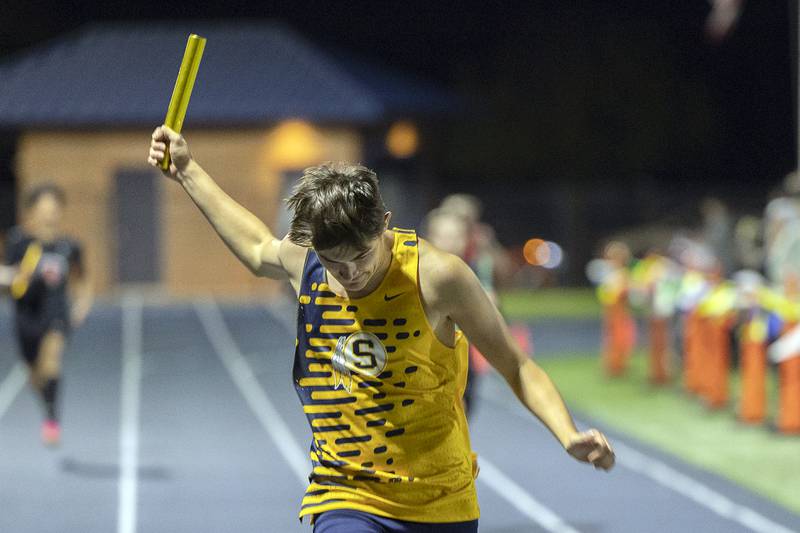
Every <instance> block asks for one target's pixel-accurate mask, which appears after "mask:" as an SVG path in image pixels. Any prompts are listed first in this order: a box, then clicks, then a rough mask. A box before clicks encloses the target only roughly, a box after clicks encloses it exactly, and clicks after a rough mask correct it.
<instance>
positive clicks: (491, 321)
mask: <svg viewBox="0 0 800 533" xmlns="http://www.w3.org/2000/svg"><path fill="white" fill-rule="evenodd" d="M441 261H443V262H444V263H445V264H443V265H440V267H439V268H437V271H438V272H440V273H441V274H440V276H439V278H440V279H439V281H438V283H437V286H438V289H439V291H440V295H441V297H440V300H441V302H442V305H443V306H444V307H445V311H446V312H447V314H448V316H449V317H450V318H451V319H452V320H453V321H454V322H455V323H456V324H458V326H459V327H460V328H461V330H462V331H463V332H464V334H465V335H466V336H467V338H468V339H469V341H470V342H471V343H473V344H474V345H475V346H476V347H477V348H478V350H479V351H480V352H481V353H482V354H483V355H484V356H485V357H486V359H487V360H488V361H489V362H490V363H491V364H492V366H493V367H494V368H495V369H497V371H498V372H499V373H500V374H501V375H502V376H503V378H505V380H506V382H508V384H509V386H510V387H511V389H512V390H513V391H514V394H516V396H517V398H519V400H520V401H521V402H522V404H523V405H524V406H525V407H527V408H528V410H530V412H531V413H533V414H534V415H535V416H536V417H537V418H538V419H539V420H541V421H542V423H543V424H544V425H545V426H546V427H547V428H548V429H549V430H550V431H551V432H552V433H553V435H554V436H555V437H556V438H557V439H558V441H559V442H560V443H561V445H562V446H563V447H564V449H565V450H567V452H569V453H570V455H572V456H573V457H575V458H576V459H578V460H580V461H585V462H589V463H592V464H593V465H594V466H595V467H596V468H602V469H604V470H608V469H610V468H611V467H612V466H613V465H614V452H613V451H612V449H611V446H610V445H609V444H608V441H607V440H606V438H605V436H604V435H603V434H602V433H600V432H599V431H597V430H595V429H591V430H589V431H585V432H579V431H578V430H577V429H576V427H575V423H574V421H573V419H572V416H571V415H570V413H569V411H568V410H567V407H566V405H565V404H564V401H563V400H562V398H561V395H560V394H559V392H558V390H557V389H556V387H555V385H554V384H553V382H552V381H551V380H550V378H549V377H548V375H547V374H546V373H545V372H544V370H542V369H541V368H540V367H539V365H537V364H536V363H535V362H534V361H533V360H532V359H531V358H530V357H528V354H526V353H524V352H523V351H522V349H520V347H519V346H518V345H517V343H516V342H515V341H514V339H513V337H512V335H511V333H510V331H509V329H508V326H507V325H506V323H505V320H504V319H503V317H502V316H501V315H500V312H499V311H498V310H497V307H495V305H494V304H493V303H492V302H491V300H490V299H489V297H488V296H487V294H486V292H485V291H484V290H483V289H482V288H481V285H480V282H479V281H478V279H477V277H476V276H475V274H474V273H473V272H472V271H471V270H470V268H469V267H468V266H467V265H466V264H465V263H464V262H463V261H462V260H461V259H459V258H457V257H455V256H447V257H446V258H442V259H441Z"/></svg>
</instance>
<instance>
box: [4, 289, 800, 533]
mask: <svg viewBox="0 0 800 533" xmlns="http://www.w3.org/2000/svg"><path fill="white" fill-rule="evenodd" d="M203 309H206V310H208V309H212V310H214V313H216V312H217V311H219V314H208V315H207V320H212V319H213V320H214V322H213V324H212V325H213V327H214V328H217V329H215V330H209V329H208V328H209V325H208V323H204V322H203V321H202V320H201V317H200V314H199V311H198V310H200V312H202V310H203ZM126 313H127V315H126ZM125 316H127V317H128V318H130V317H131V316H138V317H139V318H141V327H140V328H139V327H138V326H135V327H134V326H131V325H130V324H137V322H135V321H134V322H126V319H125ZM208 317H211V318H208ZM218 319H221V320H218ZM293 320H294V310H293V308H292V306H291V305H289V304H280V305H273V306H271V307H266V306H256V305H240V306H230V305H225V306H219V307H217V305H216V304H214V303H213V302H199V303H196V304H191V303H189V304H173V305H166V306H165V305H159V306H156V305H145V306H144V307H143V308H141V310H140V309H139V308H138V307H133V308H130V307H127V308H123V307H121V306H120V305H119V303H117V302H113V303H107V304H103V305H99V306H97V308H96V309H95V311H94V312H93V313H92V315H91V317H90V319H89V320H88V321H87V323H86V325H85V326H84V327H83V328H82V329H81V330H79V331H78V332H77V333H76V334H75V336H74V338H73V340H72V342H71V344H70V346H69V349H68V352H67V354H66V359H65V368H64V373H65V385H64V388H63V390H64V393H63V402H62V411H63V420H64V422H63V427H64V433H63V439H64V442H63V445H62V447H61V448H59V449H57V450H48V449H45V448H43V447H42V446H41V445H40V443H39V440H38V439H39V435H38V431H39V421H40V413H39V406H38V405H37V404H36V401H35V398H34V397H33V395H32V394H31V393H30V392H29V391H28V390H27V388H23V389H22V390H19V392H18V393H17V394H14V395H13V398H12V401H11V402H10V403H9V404H8V408H7V409H5V410H3V409H2V402H0V532H3V533H6V532H8V533H16V532H25V533H27V532H35V533H40V532H42V533H45V532H61V533H63V532H80V533H94V532H98V533H99V532H103V533H105V532H109V531H115V530H116V531H118V532H120V533H123V532H125V533H132V532H133V531H138V532H148V533H149V532H154V533H160V532H164V533H167V532H169V533H178V532H187V533H188V532H192V533H199V532H227V531H236V532H280V533H283V532H289V533H290V532H294V531H297V532H300V531H306V532H307V531H310V528H309V527H308V526H307V525H301V524H300V523H299V522H298V521H297V518H296V515H297V510H298V505H299V502H300V498H301V495H302V491H303V485H302V482H301V477H302V472H300V473H298V471H297V469H296V468H292V466H291V464H290V462H289V461H287V459H286V458H285V454H286V453H287V450H288V451H289V452H291V453H294V454H296V457H297V456H299V457H300V458H301V461H300V462H301V468H302V461H303V460H306V459H307V454H306V453H305V451H304V450H307V444H308V430H307V426H306V421H305V418H304V417H303V415H302V411H301V409H300V407H299V402H298V400H297V398H296V396H295V393H294V389H293V387H292V382H291V365H292V349H293V344H294V333H293V331H291V325H292V323H293ZM132 327H133V328H134V330H131V328H132ZM126 328H127V331H126ZM219 328H222V330H224V331H225V332H229V333H230V340H232V345H223V346H222V348H223V349H224V350H226V351H231V352H234V353H233V356H235V357H234V358H233V359H231V358H230V357H229V358H228V359H227V361H228V364H229V365H231V364H232V365H233V366H226V363H225V360H226V359H225V358H224V357H223V355H222V354H220V344H219V343H217V344H213V343H212V342H211V341H210V339H209V334H214V331H217V335H218V336H219V331H220V330H219ZM534 333H535V343H536V347H537V351H538V352H537V353H539V354H541V355H547V353H548V352H551V351H552V352H557V351H563V350H565V349H567V348H568V347H567V346H561V345H560V344H559V342H558V340H557V339H564V338H570V340H571V347H574V344H575V342H578V343H586V344H587V345H588V343H590V342H595V343H596V339H597V336H596V335H597V326H596V324H590V323H585V324H575V323H567V322H564V323H559V322H557V321H553V322H548V323H545V324H541V325H540V326H537V327H535V328H534ZM226 334H227V333H226ZM567 334H568V335H567ZM131 339H133V340H131ZM217 340H218V339H217ZM126 343H127V344H126ZM131 343H132V344H131ZM223 344H224V343H223ZM126 347H127V348H126ZM126 349H127V350H128V351H127V352H125V350H126ZM133 352H135V354H134V355H135V356H136V357H137V358H138V361H139V362H140V364H141V379H140V380H137V381H136V385H137V386H138V391H139V397H138V402H137V403H136V407H137V409H138V424H135V425H134V426H133V429H135V437H136V439H135V440H134V441H133V442H135V446H134V447H133V448H132V447H131V445H130V442H129V441H127V440H126V439H125V438H123V437H121V435H124V434H125V433H124V427H125V424H126V422H125V420H126V418H125V416H126V415H124V414H123V412H125V409H124V408H123V406H122V405H121V403H122V401H123V400H122V396H123V391H125V390H126V389H125V388H124V387H123V381H124V379H125V378H124V376H125V375H130V374H129V372H130V371H131V367H129V366H126V365H123V354H124V353H128V355H130V354H131V353H133ZM227 355H228V356H231V354H227ZM233 356H231V357H233ZM237 358H241V359H237ZM230 361H234V362H233V363H230ZM16 363H17V357H16V347H15V344H14V340H13V336H12V332H11V327H10V325H9V314H8V308H7V307H2V309H1V310H0V398H2V396H3V394H4V390H5V392H6V393H7V392H8V391H9V390H11V389H12V385H13V383H11V381H12V378H13V375H12V374H13V368H14V366H15V364H16ZM232 369H233V370H232ZM234 374H238V379H245V380H246V378H247V376H250V377H255V380H253V381H250V382H248V383H249V385H247V384H245V385H243V384H242V382H241V381H236V379H237V378H234ZM9 376H11V377H9ZM242 376H244V378H242ZM243 389H248V391H249V392H248V391H244V390H243ZM247 394H251V395H253V394H255V395H256V396H259V395H263V398H266V400H265V401H266V402H267V404H268V407H269V406H271V408H274V409H275V410H276V412H277V415H278V417H279V418H280V421H276V420H274V418H273V419H272V420H268V421H267V422H265V423H264V422H263V420H262V421H260V420H259V419H258V418H257V414H258V411H259V409H261V410H262V414H263V409H265V407H264V404H263V403H259V401H262V402H263V401H264V400H258V401H256V402H255V404H252V403H250V404H249V403H248V399H247V396H246V395H247ZM479 394H480V400H481V401H480V403H479V406H478V410H477V412H476V415H475V417H474V419H473V421H472V423H471V432H472V439H473V447H474V448H475V450H476V451H477V452H478V453H479V455H480V458H481V461H482V464H483V465H484V468H483V470H482V473H481V476H480V477H479V483H478V491H479V498H480V502H481V509H482V517H481V528H480V530H481V531H482V532H485V533H518V532H519V533H521V532H529V531H532V532H540V531H562V532H566V533H569V532H574V531H580V532H583V533H599V532H613V533H622V532H631V533H660V532H704V533H706V532H720V533H722V532H724V533H737V532H747V531H770V530H769V529H763V528H764V527H771V526H770V524H772V525H775V526H780V527H783V528H785V529H784V531H800V516H797V515H795V514H792V513H790V512H788V511H786V510H784V509H783V508H780V507H778V506H776V505H773V504H772V503H770V502H768V501H766V500H765V499H763V498H761V497H759V496H758V495H756V494H752V493H751V492H749V491H746V490H744V489H741V488H739V487H737V486H734V485H732V484H730V483H728V482H726V481H724V480H721V479H719V478H717V477H716V476H713V475H711V474H708V473H706V472H703V471H701V470H698V469H695V468H692V467H689V466H687V465H684V464H683V463H681V462H680V461H678V460H676V459H674V458H671V457H668V456H664V455H663V454H660V453H657V452H655V451H653V450H650V449H648V448H647V447H645V446H642V445H640V444H639V443H636V442H634V441H631V440H630V439H628V438H626V437H625V436H624V435H613V434H612V437H613V442H615V443H617V444H618V446H619V449H618V456H619V459H620V461H619V465H618V466H617V468H615V469H614V471H612V472H611V473H609V474H605V473H601V472H596V471H594V470H593V469H591V468H590V467H587V466H585V465H581V464H578V463H576V462H575V461H573V460H572V459H570V458H569V457H568V456H567V455H566V454H565V453H564V452H563V451H562V450H561V449H560V447H559V446H558V445H557V443H556V442H555V440H554V439H553V438H552V437H551V436H550V435H549V433H547V431H546V430H544V429H543V428H542V426H541V425H540V424H538V422H536V421H535V420H534V419H533V418H532V417H531V416H530V415H528V414H527V413H525V412H524V411H523V410H522V408H521V407H520V406H518V405H517V403H516V400H515V399H514V397H513V396H512V395H511V393H510V391H509V390H508V389H507V387H505V385H504V384H503V383H501V382H500V380H499V379H498V378H497V377H496V376H493V375H490V376H488V377H487V378H486V379H485V380H484V381H483V382H482V383H480V384H479ZM129 399H130V398H129ZM250 401H251V402H253V401H254V400H253V399H252V398H250ZM253 405H255V407H254V406H253ZM281 422H282V423H281ZM283 427H285V429H286V432H281V428H283ZM132 450H133V451H132ZM626 451H627V452H628V453H627V455H626V453H625V452H626ZM126 461H127V462H126ZM131 461H134V462H133V463H131ZM126 464H127V465H128V466H130V465H131V464H134V465H135V469H134V470H132V471H131V470H126V467H125V466H124V465H126ZM309 468H310V465H309ZM131 473H133V474H134V475H133V476H131V475H130V474H131ZM676 475H677V476H678V477H676ZM676 479H677V480H678V481H677V482H678V484H679V485H680V486H679V487H677V490H676V488H671V487H670V486H669V483H670V480H672V481H675V480H676ZM687 479H688V480H689V482H687V481H686V480H687ZM121 480H123V481H124V482H122V484H121ZM681 480H683V481H681ZM125 483H128V485H127V486H126V487H127V488H121V487H123V485H125ZM681 483H682V484H681ZM692 483H694V485H692ZM698 486H699V487H703V488H705V489H706V492H703V490H700V492H697V491H695V492H692V490H691V489H692V487H694V488H695V489H696V488H697V487H698ZM687 491H688V492H687ZM690 494H694V495H695V496H696V497H697V498H695V499H692V497H691V495H690ZM715 495H716V496H715ZM719 497H721V498H722V500H720V498H719ZM698 498H699V500H700V501H698ZM703 498H705V500H704V499H703ZM123 500H124V501H125V502H127V503H128V504H131V503H132V505H133V507H132V514H131V513H126V512H125V511H124V510H123V504H122V502H123ZM725 502H728V503H729V504H731V505H733V507H730V506H728V507H726V506H725ZM715 506H716V507H715ZM715 509H716V510H715ZM754 517H755V518H754ZM748 524H749V525H748ZM765 524H766V526H765ZM775 531H780V529H776V530H775ZM354 533H357V532H354Z"/></svg>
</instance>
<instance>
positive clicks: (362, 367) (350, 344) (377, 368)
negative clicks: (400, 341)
mask: <svg viewBox="0 0 800 533" xmlns="http://www.w3.org/2000/svg"><path fill="white" fill-rule="evenodd" d="M385 368H386V348H385V347H384V346H383V343H382V342H381V340H380V339H379V338H378V337H376V336H375V335H374V334H373V333H370V332H369V331H357V332H355V333H351V334H350V335H347V336H342V337H339V342H337V343H336V350H335V351H334V353H333V379H334V381H335V387H336V388H339V387H340V386H341V387H342V388H344V389H345V390H347V392H352V391H353V372H355V373H356V374H361V375H364V376H370V377H378V375H380V373H381V372H383V370H384V369H385Z"/></svg>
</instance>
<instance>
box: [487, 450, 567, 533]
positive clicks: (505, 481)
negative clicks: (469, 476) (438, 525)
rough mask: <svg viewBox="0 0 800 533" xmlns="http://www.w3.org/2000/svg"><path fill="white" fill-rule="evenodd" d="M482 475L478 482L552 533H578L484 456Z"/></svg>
mask: <svg viewBox="0 0 800 533" xmlns="http://www.w3.org/2000/svg"><path fill="white" fill-rule="evenodd" d="M478 464H479V465H480V467H481V473H480V475H479V476H478V481H479V482H481V483H484V484H486V485H488V486H489V487H490V488H491V489H492V490H493V491H495V492H496V493H497V495H498V496H500V497H501V498H503V499H504V500H506V501H507V502H508V503H510V504H511V505H512V506H514V507H515V508H516V509H517V510H518V511H519V512H520V513H522V514H523V515H525V516H527V517H528V518H530V519H531V520H533V521H534V522H535V523H537V524H539V525H540V526H541V527H542V528H544V529H545V530H547V531H550V532H551V533H578V530H576V529H574V528H573V527H571V526H570V525H569V524H567V523H566V522H564V520H562V519H561V518H560V517H559V516H558V515H557V514H555V513H554V512H553V511H551V510H550V509H548V508H547V507H545V506H544V505H542V504H541V503H540V502H539V501H538V500H536V498H534V497H533V496H531V495H530V493H529V492H528V491H527V490H525V489H524V488H522V487H521V486H520V485H518V484H517V483H516V482H514V480H513V479H511V478H510V477H508V476H507V475H505V474H504V473H503V472H502V471H501V470H500V469H499V468H497V467H496V466H495V465H494V464H492V463H491V462H490V461H489V460H488V459H487V458H486V457H485V456H484V455H481V456H480V457H478Z"/></svg>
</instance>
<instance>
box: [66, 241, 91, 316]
mask: <svg viewBox="0 0 800 533" xmlns="http://www.w3.org/2000/svg"><path fill="white" fill-rule="evenodd" d="M69 262H70V280H69V290H70V293H71V297H72V306H71V307H70V324H71V325H72V327H75V328H77V327H80V325H81V324H83V322H84V320H86V317H87V316H88V314H89V311H91V309H92V304H93V303H94V289H93V287H92V279H91V277H90V275H89V272H88V270H87V269H86V264H85V262H84V260H83V253H82V252H81V248H80V247H79V246H78V245H77V244H73V247H72V253H71V254H70V258H69Z"/></svg>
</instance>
